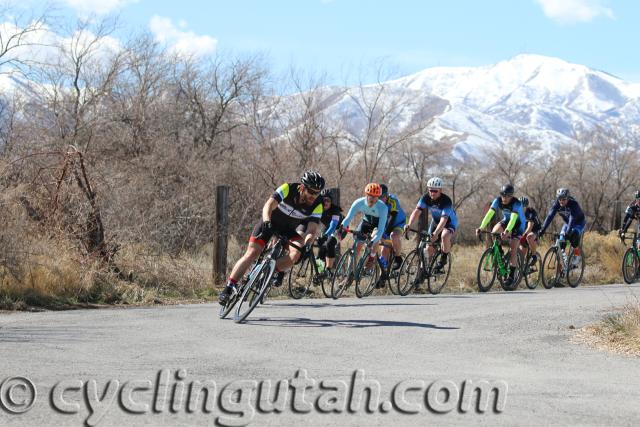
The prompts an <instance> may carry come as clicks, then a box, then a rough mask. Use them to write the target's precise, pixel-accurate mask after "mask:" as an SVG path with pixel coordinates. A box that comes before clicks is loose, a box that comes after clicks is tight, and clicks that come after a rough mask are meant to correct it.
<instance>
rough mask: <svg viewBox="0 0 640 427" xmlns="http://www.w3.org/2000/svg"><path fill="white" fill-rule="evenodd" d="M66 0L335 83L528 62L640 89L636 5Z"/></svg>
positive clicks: (125, 22) (162, 34)
mask: <svg viewBox="0 0 640 427" xmlns="http://www.w3.org/2000/svg"><path fill="white" fill-rule="evenodd" d="M59 1H60V3H59V4H60V5H61V6H63V10H64V11H65V14H66V16H68V17H73V16H75V15H83V14H86V13H87V11H91V12H94V13H95V12H97V13H100V14H108V13H116V14H118V15H119V16H120V22H121V25H122V27H123V28H122V29H121V30H120V34H121V37H125V34H126V33H127V32H131V31H132V30H138V29H148V30H149V31H153V32H154V33H155V34H156V36H157V37H158V38H159V39H160V40H162V41H163V42H164V43H167V44H169V45H172V44H173V45H175V44H177V45H178V46H182V47H183V48H187V49H189V48H191V49H193V50H196V51H198V50H200V51H202V52H205V53H211V52H213V51H215V50H217V51H219V52H233V53H241V54H242V53H254V52H262V53H266V54H267V56H268V58H269V60H270V63H271V65H272V66H273V67H274V69H276V70H285V69H287V68H288V67H289V66H290V65H294V66H296V67H297V68H301V69H304V70H306V71H309V72H313V73H319V72H326V73H327V74H328V76H329V79H330V80H331V81H334V82H336V83H339V82H341V81H342V80H344V78H345V75H346V74H347V70H353V69H356V68H357V67H358V66H359V65H360V64H364V65H370V64H371V63H373V62H374V61H376V60H379V59H381V58H385V59H386V60H387V61H388V62H389V63H390V64H394V65H395V67H396V68H397V71H398V73H399V74H410V73H413V72H417V71H420V70H422V69H425V68H428V67H432V66H437V65H442V66H478V65H486V64H492V63H495V62H498V61H500V60H504V59H509V58H511V57H513V56H515V55H517V54H520V53H535V54H540V55H548V56H555V57H559V58H561V59H564V60H567V61H569V62H575V63H579V64H584V65H587V66H589V67H592V68H597V69H600V70H603V71H607V72H609V73H611V74H614V75H617V76H618V77H621V78H623V79H625V80H629V81H633V82H640V58H639V57H638V55H637V51H638V49H637V46H636V41H637V40H640V30H639V29H638V27H640V26H639V25H638V21H639V18H640V2H638V1H635V0H626V1H622V0H445V1H443V0H438V1H433V0H424V1H418V0H415V1H409V0H394V1H382V0H380V1H365V0H297V1H295V0H263V1H258V0H225V1H218V0H214V1H195V0H180V1H168V0H161V1H158V0H59ZM349 75H350V76H351V78H353V72H351V74H349Z"/></svg>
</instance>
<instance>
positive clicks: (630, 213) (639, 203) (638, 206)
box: [618, 190, 640, 243]
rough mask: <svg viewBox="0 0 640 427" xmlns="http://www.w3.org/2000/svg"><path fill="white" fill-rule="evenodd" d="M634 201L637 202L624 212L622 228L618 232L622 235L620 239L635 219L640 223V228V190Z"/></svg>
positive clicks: (639, 226)
mask: <svg viewBox="0 0 640 427" xmlns="http://www.w3.org/2000/svg"><path fill="white" fill-rule="evenodd" d="M634 199H635V200H634V201H633V202H631V203H630V204H629V206H627V209H626V210H625V211H624V220H623V221H622V228H620V230H618V234H619V235H620V237H624V233H626V232H627V229H628V228H629V226H630V225H631V222H633V220H634V219H635V220H637V221H638V228H640V190H638V191H636V194H635V197H634ZM634 243H635V242H634Z"/></svg>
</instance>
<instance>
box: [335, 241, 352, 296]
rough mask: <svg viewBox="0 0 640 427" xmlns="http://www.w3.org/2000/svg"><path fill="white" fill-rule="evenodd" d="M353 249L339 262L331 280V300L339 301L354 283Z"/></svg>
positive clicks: (343, 255)
mask: <svg viewBox="0 0 640 427" xmlns="http://www.w3.org/2000/svg"><path fill="white" fill-rule="evenodd" d="M352 259H353V249H350V250H348V251H347V252H345V253H344V254H342V256H341V257H340V259H339V260H338V264H337V265H336V269H335V271H334V272H333V278H332V279H331V298H333V299H338V298H340V296H341V295H342V293H343V292H344V291H345V289H347V288H348V287H349V285H351V282H353V267H352V266H351V262H352Z"/></svg>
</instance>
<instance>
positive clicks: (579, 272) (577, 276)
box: [567, 248, 584, 288]
mask: <svg viewBox="0 0 640 427" xmlns="http://www.w3.org/2000/svg"><path fill="white" fill-rule="evenodd" d="M574 261H575V255H574V254H573V251H572V250H571V249H569V271H567V283H568V284H569V286H571V287H572V288H575V287H577V286H578V285H580V282H581V281H582V276H583V275H584V253H583V252H582V248H580V259H579V260H578V262H577V264H576V265H574Z"/></svg>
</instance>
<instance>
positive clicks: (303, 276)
mask: <svg viewBox="0 0 640 427" xmlns="http://www.w3.org/2000/svg"><path fill="white" fill-rule="evenodd" d="M313 274H314V269H313V266H312V265H311V257H309V256H305V257H304V259H303V260H302V261H301V262H300V263H299V264H297V265H294V266H293V268H292V269H291V270H290V271H289V295H290V296H291V298H293V299H300V298H302V297H304V296H305V295H307V293H308V292H309V287H310V286H311V281H312V279H313Z"/></svg>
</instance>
